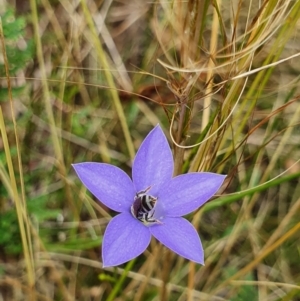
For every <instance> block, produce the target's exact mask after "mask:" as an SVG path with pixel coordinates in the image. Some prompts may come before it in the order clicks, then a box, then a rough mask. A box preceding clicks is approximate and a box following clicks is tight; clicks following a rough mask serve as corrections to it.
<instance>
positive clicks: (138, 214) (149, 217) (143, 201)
mask: <svg viewBox="0 0 300 301" xmlns="http://www.w3.org/2000/svg"><path fill="white" fill-rule="evenodd" d="M150 188H151V187H148V188H147V189H145V190H144V191H141V192H139V193H137V194H136V196H135V198H134V203H133V205H132V206H131V214H132V215H133V216H134V217H135V218H137V219H138V220H139V221H141V222H142V223H144V224H150V223H160V221H159V220H157V219H155V218H154V217H153V215H154V212H155V210H154V207H155V205H156V202H157V198H155V197H153V196H151V195H148V194H146V193H147V191H148V190H149V189H150Z"/></svg>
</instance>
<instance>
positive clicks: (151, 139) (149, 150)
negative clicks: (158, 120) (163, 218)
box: [132, 125, 174, 195]
mask: <svg viewBox="0 0 300 301" xmlns="http://www.w3.org/2000/svg"><path fill="white" fill-rule="evenodd" d="M173 168H174V167H173V156H172V152H171V149H170V146H169V144H168V141H167V138H166V136H165V135H164V133H163V131H162V129H161V127H160V126H159V125H157V126H156V127H155V128H154V129H153V130H152V131H151V132H150V133H149V134H148V136H147V137H146V138H145V140H144V141H143V142H142V144H141V146H140V148H139V150H138V152H137V154H136V157H135V159H134V162H133V167H132V178H133V183H134V185H135V188H136V191H137V192H139V191H142V190H145V189H146V188H148V187H149V186H151V191H150V193H151V194H152V195H155V194H156V193H157V192H158V190H159V187H160V186H161V185H162V184H163V183H164V182H166V181H167V180H170V179H171V178H172V175H173Z"/></svg>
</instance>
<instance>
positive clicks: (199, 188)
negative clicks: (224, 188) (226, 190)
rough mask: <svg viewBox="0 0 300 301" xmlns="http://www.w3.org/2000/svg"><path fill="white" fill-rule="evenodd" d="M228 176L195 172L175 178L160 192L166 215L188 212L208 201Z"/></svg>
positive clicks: (180, 214) (159, 196) (174, 215)
mask: <svg viewBox="0 0 300 301" xmlns="http://www.w3.org/2000/svg"><path fill="white" fill-rule="evenodd" d="M225 178H226V176H224V175H219V174H214V173H208V172H199V173H198V172H194V173H188V174H184V175H180V176H177V177H175V178H173V179H172V180H171V181H170V182H169V183H166V185H164V186H163V187H162V188H161V190H160V192H159V193H158V195H157V196H158V200H159V202H160V204H161V205H162V206H163V208H164V211H165V215H166V216H173V217H176V216H182V215H185V214H188V213H190V212H192V211H194V210H196V209H197V208H199V207H200V206H202V205H203V204H204V203H205V202H206V201H208V200H209V199H210V198H211V197H212V196H213V195H214V194H215V193H216V192H217V191H218V190H219V188H220V187H221V185H222V183H223V181H224V179H225Z"/></svg>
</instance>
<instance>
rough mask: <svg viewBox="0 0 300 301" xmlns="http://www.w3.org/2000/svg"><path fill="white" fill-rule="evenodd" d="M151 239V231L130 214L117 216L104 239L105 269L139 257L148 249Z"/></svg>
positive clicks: (107, 229)
mask: <svg viewBox="0 0 300 301" xmlns="http://www.w3.org/2000/svg"><path fill="white" fill-rule="evenodd" d="M150 239H151V234H150V231H149V229H148V228H147V227H146V226H145V225H143V224H142V223H141V222H139V221H138V220H137V219H135V218H133V217H132V215H131V214H130V213H127V212H123V213H121V214H119V215H117V216H115V217H114V218H113V219H112V220H111V221H110V222H109V224H108V226H107V228H106V230H105V233H104V237H103V245H102V258H103V267H109V266H116V265H119V264H122V263H124V262H127V261H129V260H131V259H133V258H135V257H137V256H139V255H140V254H141V253H143V252H144V251H145V250H146V248H147V247H148V245H149V243H150Z"/></svg>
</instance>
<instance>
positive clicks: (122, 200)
mask: <svg viewBox="0 0 300 301" xmlns="http://www.w3.org/2000/svg"><path fill="white" fill-rule="evenodd" d="M73 167H74V169H75V171H76V173H77V175H78V177H79V179H80V180H81V182H82V183H83V184H84V185H85V187H86V188H87V189H88V190H89V191H90V192H91V193H92V194H93V195H94V196H95V197H96V198H97V199H99V200H100V201H101V202H102V203H103V204H104V205H106V206H107V207H109V208H110V209H112V210H115V211H117V212H123V211H129V210H130V206H131V205H132V203H133V200H134V196H135V190H134V187H133V183H132V181H131V179H130V178H129V176H128V175H127V174H126V173H125V172H124V171H123V170H121V169H120V168H118V167H115V166H113V165H109V164H105V163H92V162H86V163H78V164H73Z"/></svg>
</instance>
